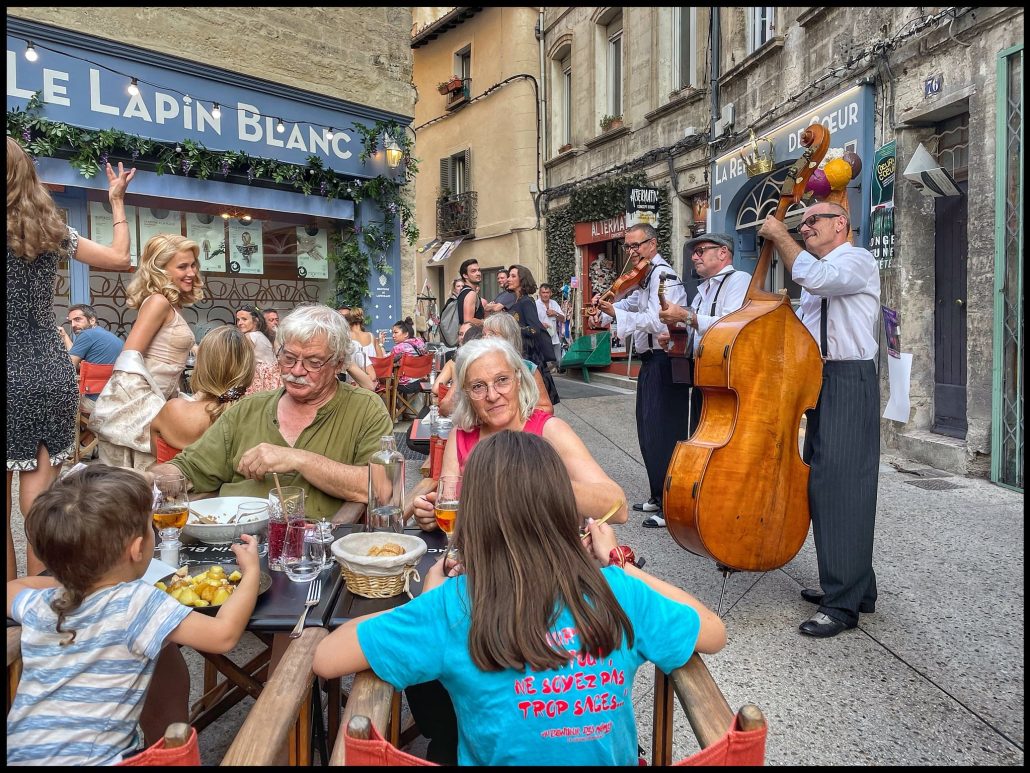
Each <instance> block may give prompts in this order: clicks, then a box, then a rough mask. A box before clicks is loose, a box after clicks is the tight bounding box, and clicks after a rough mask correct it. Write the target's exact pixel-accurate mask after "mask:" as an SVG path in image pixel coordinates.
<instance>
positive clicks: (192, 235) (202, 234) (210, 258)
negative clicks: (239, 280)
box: [186, 212, 225, 272]
mask: <svg viewBox="0 0 1030 773" xmlns="http://www.w3.org/2000/svg"><path fill="white" fill-rule="evenodd" d="M186 238H187V239H192V240H193V241H195V242H196V243H197V244H199V245H200V270H201V272H207V271H220V272H224V271H225V221H224V220H222V218H220V217H218V215H209V214H207V213H206V212H188V213H187V214H186Z"/></svg>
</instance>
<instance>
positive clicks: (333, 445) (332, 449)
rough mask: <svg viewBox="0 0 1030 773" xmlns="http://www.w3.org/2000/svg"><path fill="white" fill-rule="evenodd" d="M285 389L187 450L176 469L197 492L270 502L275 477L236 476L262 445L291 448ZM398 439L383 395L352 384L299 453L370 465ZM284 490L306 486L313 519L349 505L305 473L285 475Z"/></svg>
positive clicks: (260, 396) (250, 401) (327, 408)
mask: <svg viewBox="0 0 1030 773" xmlns="http://www.w3.org/2000/svg"><path fill="white" fill-rule="evenodd" d="M284 391H285V390H284V389H277V390H275V391H274V392H258V393H257V394H253V395H250V396H248V397H244V398H243V399H242V400H240V401H239V402H238V403H237V404H236V405H235V406H233V407H232V409H231V410H228V411H226V412H225V413H223V414H222V415H221V416H219V417H218V419H217V420H216V421H215V423H214V424H212V425H211V427H210V428H209V429H208V430H207V431H206V432H205V433H204V434H203V435H201V436H200V439H199V440H197V441H196V442H195V443H192V444H191V445H189V446H187V447H186V448H184V449H183V450H182V451H181V452H180V453H179V454H178V455H177V456H176V457H175V458H174V459H172V461H171V464H174V465H175V466H176V467H178V468H179V469H180V470H182V471H183V473H185V475H186V477H187V478H189V480H190V481H191V482H192V483H193V490H194V491H197V492H201V493H204V492H209V491H217V492H218V494H219V496H223V497H267V496H268V492H269V491H270V490H271V489H272V488H274V481H273V479H272V476H271V475H269V476H267V477H266V478H265V480H263V481H256V480H251V479H250V478H244V477H243V476H242V475H240V473H238V472H237V471H236V467H237V465H238V464H239V461H240V457H242V456H243V454H244V453H245V452H246V451H249V450H250V449H251V448H254V447H255V446H257V445H258V444H260V443H271V444H273V445H277V446H283V447H284V448H289V447H290V444H289V443H287V442H286V440H284V439H283V436H282V434H280V432H279V420H278V418H277V416H276V407H277V406H278V404H279V398H281V397H282V396H283V394H284ZM391 434H393V422H392V421H391V420H390V415H389V413H387V411H386V406H385V405H383V400H382V398H381V397H379V395H377V394H375V393H373V392H369V391H368V390H365V389H359V388H358V387H356V386H353V385H351V384H344V383H342V382H341V383H339V384H338V385H337V387H336V395H335V396H334V397H333V398H332V399H331V400H330V401H329V402H328V403H326V404H325V405H323V406H322V407H321V408H319V409H318V412H317V413H316V414H315V418H314V420H313V421H312V422H311V424H310V425H308V426H307V427H305V428H304V431H303V432H301V433H300V437H299V438H297V442H296V444H295V445H294V446H293V447H294V448H300V449H303V450H305V451H311V452H312V453H316V454H321V455H322V456H325V457H326V458H328V459H331V460H332V461H334V462H339V463H341V464H352V465H364V464H367V463H368V460H369V457H371V456H372V454H374V453H375V452H376V451H378V450H379V439H380V438H381V437H385V436H386V435H391ZM279 482H280V484H281V485H283V486H303V487H304V489H305V490H306V494H305V504H306V510H307V516H308V518H316V519H326V518H332V517H333V515H335V514H336V511H337V510H339V509H340V506H341V505H342V504H343V500H341V499H337V498H336V497H334V496H332V495H330V494H327V493H325V492H324V491H322V490H320V489H318V488H315V487H314V486H313V485H312V484H310V483H309V482H308V481H306V480H305V479H304V478H303V476H301V474H300V473H299V472H293V473H280V474H279Z"/></svg>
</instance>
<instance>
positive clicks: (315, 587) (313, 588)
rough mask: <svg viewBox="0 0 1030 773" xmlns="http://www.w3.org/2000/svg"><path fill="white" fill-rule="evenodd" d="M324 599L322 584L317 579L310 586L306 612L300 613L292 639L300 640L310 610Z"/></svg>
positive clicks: (305, 606) (305, 603)
mask: <svg viewBox="0 0 1030 773" xmlns="http://www.w3.org/2000/svg"><path fill="white" fill-rule="evenodd" d="M321 599H322V583H321V582H319V581H318V578H317V577H316V578H315V579H314V580H312V581H311V582H310V583H309V584H308V598H307V601H305V602H304V611H303V612H301V613H300V619H298V620H297V624H296V625H295V626H293V631H291V632H290V638H291V639H299V638H300V635H301V634H302V633H303V632H304V621H305V620H306V619H307V617H308V610H309V609H311V607H313V606H315V605H316V604H317V603H318V602H319V601H320V600H321Z"/></svg>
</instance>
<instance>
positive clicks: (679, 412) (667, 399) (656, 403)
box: [590, 223, 690, 529]
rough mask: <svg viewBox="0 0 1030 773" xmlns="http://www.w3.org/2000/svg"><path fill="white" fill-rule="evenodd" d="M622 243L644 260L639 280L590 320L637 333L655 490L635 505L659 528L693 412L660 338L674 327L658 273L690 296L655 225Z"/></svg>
mask: <svg viewBox="0 0 1030 773" xmlns="http://www.w3.org/2000/svg"><path fill="white" fill-rule="evenodd" d="M623 246H624V247H625V249H626V253H627V255H628V256H629V257H630V259H631V260H630V263H632V264H635V265H637V266H641V264H643V265H642V271H641V272H640V279H639V284H638V286H636V287H634V288H632V289H631V290H630V292H629V294H628V295H627V296H626V297H625V298H623V299H622V300H619V301H615V302H614V303H612V302H609V301H607V300H603V299H599V300H598V301H597V303H596V306H597V309H598V313H596V314H593V315H591V317H590V321H591V323H592V324H593V325H594V327H601V326H602V325H605V324H608V323H610V322H611V320H612V319H613V318H614V319H615V321H616V324H617V325H618V330H619V335H620V336H621V337H623V338H628V337H630V336H632V337H633V348H634V350H635V351H637V352H638V353H639V355H640V363H641V364H640V374H639V376H638V377H637V407H636V419H637V439H638V440H639V442H640V455H641V457H643V460H644V468H645V469H646V470H647V480H648V486H649V489H650V491H649V497H648V499H647V500H646V501H644V502H641V503H638V504H634V505H633V509H634V510H637V511H642V512H645V513H648V516H647V518H645V519H644V523H643V525H644V526H645V527H647V528H651V529H660V528H664V527H665V519H664V518H663V517H662V512H661V510H662V489H663V487H664V485H665V472H666V470H667V469H668V467H669V460H670V459H671V458H672V452H673V450H674V449H675V447H676V443H677V441H680V440H685V439H686V437H687V432H688V417H689V414H688V412H687V411H684V410H683V406H684V405H685V404H686V403H687V401H688V400H689V399H690V387H689V385H687V384H676V383H673V380H672V364H671V363H670V361H669V355H668V354H667V353H666V351H665V349H663V348H662V345H661V343H660V342H659V341H658V336H659V335H661V334H663V333H668V332H669V330H668V327H666V325H665V323H664V322H662V321H661V320H660V319H659V318H658V312H659V310H660V309H661V304H660V302H659V300H658V278H659V276H660V275H661V274H662V273H663V271H664V273H665V274H666V275H667V277H668V285H667V288H666V299H667V300H668V301H669V302H671V303H675V304H677V305H684V304H685V303H686V300H687V298H686V293H685V292H684V291H683V284H682V282H680V281H679V279H678V278H676V276H675V271H674V269H673V268H672V266H670V265H669V263H668V262H667V261H666V260H665V259H664V258H663V257H662V256H661V255H659V254H658V232H657V231H655V229H654V227H653V226H652V225H650V224H649V223H640V224H639V225H634V226H631V227H630V228H629V229H627V231H626V236H625V241H624V243H623Z"/></svg>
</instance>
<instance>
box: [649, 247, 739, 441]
mask: <svg viewBox="0 0 1030 773" xmlns="http://www.w3.org/2000/svg"><path fill="white" fill-rule="evenodd" d="M686 253H687V254H688V255H690V260H691V262H692V263H693V264H694V270H695V271H696V272H697V275H698V277H700V279H701V283H700V284H699V285H698V287H697V293H696V294H695V295H694V299H693V301H691V304H690V306H687V307H683V306H677V305H676V304H675V303H668V304H667V305H666V307H665V308H664V309H662V310H661V311H660V312H659V313H658V318H659V319H660V320H661V321H662V322H665V323H666V324H669V325H674V324H677V323H683V324H684V325H686V326H687V330H688V331H689V332H690V334H691V335H690V349H689V350H688V351H689V353H690V356H691V357H693V356H694V352H695V351H697V345H698V342H700V340H701V337H702V336H703V335H704V334H705V333H706V332H707V330H708V328H709V327H711V326H712V324H713V323H714V322H715V321H716V320H718V319H720V318H721V317H724V316H726V315H727V314H729V313H730V312H731V311H736V310H737V309H739V308H740V307H741V306H743V305H744V299H745V297H746V296H747V288H748V285H749V284H750V283H751V275H750V274H749V273H747V272H746V271H741V270H739V269H735V268H733V237H732V236H730V235H729V234H718V233H712V234H704V235H703V236H698V237H695V238H693V239H690V240H688V241H687V244H686ZM701 395H702V392H701V390H700V389H691V390H690V433H691V434H693V432H694V430H695V429H697V422H698V419H699V417H700V416H701V402H702V399H701Z"/></svg>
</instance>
